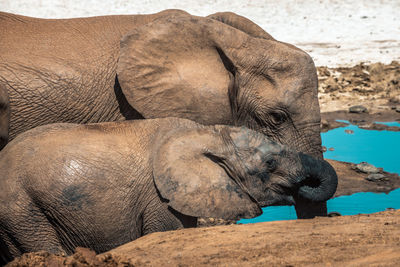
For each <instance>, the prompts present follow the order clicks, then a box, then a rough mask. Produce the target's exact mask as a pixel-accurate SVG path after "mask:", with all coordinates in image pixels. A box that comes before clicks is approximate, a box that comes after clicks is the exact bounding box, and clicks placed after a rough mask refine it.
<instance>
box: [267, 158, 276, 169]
mask: <svg viewBox="0 0 400 267" xmlns="http://www.w3.org/2000/svg"><path fill="white" fill-rule="evenodd" d="M265 164H266V165H267V168H268V171H270V172H273V171H275V170H276V167H277V166H278V163H277V162H276V160H275V159H268V160H266V161H265Z"/></svg>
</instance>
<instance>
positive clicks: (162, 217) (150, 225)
mask: <svg viewBox="0 0 400 267" xmlns="http://www.w3.org/2000/svg"><path fill="white" fill-rule="evenodd" d="M142 218H143V222H142V233H141V235H142V236H143V235H147V234H150V233H153V232H164V231H170V230H176V229H182V228H192V227H196V226H197V218H196V217H192V216H187V215H184V214H182V213H180V212H177V211H176V210H174V209H172V208H170V207H168V205H167V204H166V203H163V202H161V201H160V200H159V199H158V200H156V201H155V203H154V204H153V205H149V206H148V207H147V208H146V210H145V212H144V213H143V216H142Z"/></svg>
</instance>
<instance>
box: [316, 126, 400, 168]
mask: <svg viewBox="0 0 400 267" xmlns="http://www.w3.org/2000/svg"><path fill="white" fill-rule="evenodd" d="M344 122H346V121H344ZM385 124H386V125H390V126H400V123H398V122H391V123H385ZM345 130H352V131H354V133H353V134H348V133H346V132H345ZM321 137H322V145H324V146H326V147H327V148H330V147H333V148H334V151H329V150H328V151H326V152H325V153H324V157H325V158H327V159H335V160H340V161H346V162H354V163H360V162H362V161H366V162H368V163H370V164H372V165H374V166H376V167H381V168H384V169H385V171H387V172H395V173H400V158H399V153H400V132H393V131H374V130H365V129H360V128H358V127H357V126H356V125H349V126H347V127H343V128H336V129H333V130H331V131H329V132H326V133H322V134H321Z"/></svg>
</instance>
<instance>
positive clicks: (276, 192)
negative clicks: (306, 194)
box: [258, 183, 296, 207]
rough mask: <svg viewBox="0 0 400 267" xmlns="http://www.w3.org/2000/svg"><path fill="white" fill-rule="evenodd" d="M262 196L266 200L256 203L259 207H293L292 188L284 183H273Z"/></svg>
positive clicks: (293, 194)
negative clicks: (264, 196)
mask: <svg viewBox="0 0 400 267" xmlns="http://www.w3.org/2000/svg"><path fill="white" fill-rule="evenodd" d="M264 194H265V195H266V199H264V200H262V201H258V204H259V205H260V207H268V206H291V205H295V204H296V201H295V198H294V196H295V190H294V188H293V186H288V185H287V184H286V183H283V184H280V183H274V184H271V185H269V186H268V187H267V188H266V189H265V191H264Z"/></svg>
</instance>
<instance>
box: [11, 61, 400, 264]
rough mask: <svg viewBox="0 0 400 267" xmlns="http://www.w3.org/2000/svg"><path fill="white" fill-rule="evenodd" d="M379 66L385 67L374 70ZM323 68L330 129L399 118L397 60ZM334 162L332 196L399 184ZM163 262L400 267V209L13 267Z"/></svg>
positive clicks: (209, 232) (155, 237) (162, 236)
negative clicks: (337, 121) (336, 180)
mask: <svg viewBox="0 0 400 267" xmlns="http://www.w3.org/2000/svg"><path fill="white" fill-rule="evenodd" d="M374 68H378V69H380V71H378V72H377V73H375V72H374V71H372V70H373V69H374ZM318 71H319V86H320V88H319V91H320V102H321V110H322V112H323V113H322V114H321V115H322V119H323V124H324V123H325V127H326V130H328V129H331V128H335V127H340V126H343V125H338V124H334V123H333V122H334V120H335V119H345V120H350V121H351V122H352V123H356V124H359V125H366V124H371V123H372V122H373V121H396V120H397V121H399V120H400V113H399V112H397V111H396V109H397V108H400V101H399V99H398V98H399V96H400V93H399V92H400V83H399V82H400V65H399V63H397V62H393V63H392V64H390V65H383V64H380V63H377V64H374V65H364V64H361V65H357V66H355V67H353V68H340V69H330V68H329V69H328V68H325V67H319V68H318ZM328 72H329V75H328ZM323 73H324V74H323ZM329 77H331V78H332V77H333V78H332V79H330V78H329ZM335 77H336V79H335ZM332 81H333V82H332ZM329 84H331V85H329ZM329 86H333V89H332V88H331V87H329ZM379 86H382V87H383V88H384V89H379V88H380V87H379ZM354 88H359V89H356V90H354ZM374 103H377V104H376V105H374ZM360 104H361V105H363V106H365V107H366V108H367V109H368V112H367V113H360V114H357V113H349V112H348V108H349V107H350V106H353V105H360ZM322 126H324V125H322ZM389 130H390V129H389ZM392 130H393V129H392ZM329 163H330V164H331V165H332V166H333V167H334V168H335V169H336V171H337V174H338V177H339V185H338V189H337V192H336V194H335V196H339V195H349V194H353V193H355V192H363V191H364V192H389V191H391V190H393V189H396V188H399V187H400V178H399V176H398V175H397V174H388V173H384V174H385V176H386V179H384V180H382V181H376V182H371V181H367V180H365V177H366V176H367V174H365V173H360V172H357V171H355V169H354V164H351V163H345V162H338V161H333V160H329ZM381 172H383V171H381ZM213 222H214V224H218V223H224V222H218V220H217V221H213ZM211 224H212V223H211ZM244 240H245V241H246V242H244ZM166 263H168V265H170V266H202V265H203V266H210V265H222V266H265V265H268V266H399V265H400V211H399V210H398V211H386V212H381V213H377V214H372V215H357V216H343V217H334V218H316V219H312V220H297V221H282V222H268V223H259V224H252V225H229V226H218V227H211V228H200V229H186V230H182V231H172V232H164V233H155V234H150V235H148V236H145V237H143V238H140V239H138V240H136V241H133V242H131V243H128V244H126V245H123V246H121V247H119V248H117V249H114V250H112V251H111V253H105V254H102V255H97V256H96V255H95V254H94V253H93V252H90V251H89V250H87V249H78V251H77V252H76V253H75V254H74V255H72V256H69V257H61V256H55V255H50V254H48V253H45V252H37V253H30V254H24V255H23V256H22V257H21V258H18V259H16V260H15V261H14V262H12V263H10V264H9V266H37V265H39V264H46V265H52V266H62V265H64V264H69V265H72V264H74V266H88V265H97V266H129V265H134V266H146V265H153V266H159V265H166Z"/></svg>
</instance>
